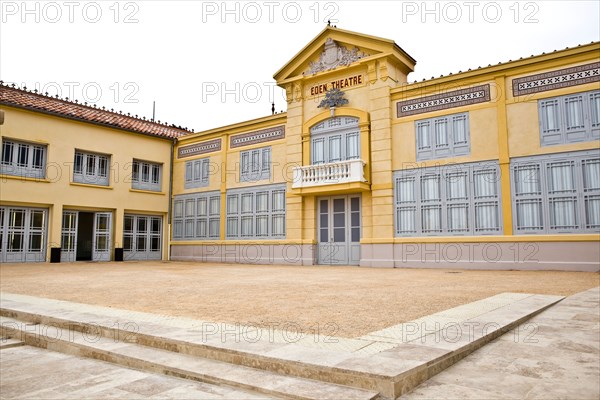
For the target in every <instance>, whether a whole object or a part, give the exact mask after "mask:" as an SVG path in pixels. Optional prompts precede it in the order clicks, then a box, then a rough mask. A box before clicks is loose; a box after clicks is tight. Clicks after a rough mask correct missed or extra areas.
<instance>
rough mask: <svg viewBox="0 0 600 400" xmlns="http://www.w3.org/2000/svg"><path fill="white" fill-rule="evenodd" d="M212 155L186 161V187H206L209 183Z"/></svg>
mask: <svg viewBox="0 0 600 400" xmlns="http://www.w3.org/2000/svg"><path fill="white" fill-rule="evenodd" d="M209 175H210V157H205V158H199V159H197V160H190V161H186V162H185V183H184V188H185V189H195V188H201V187H206V186H208V184H209Z"/></svg>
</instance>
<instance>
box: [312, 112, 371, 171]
mask: <svg viewBox="0 0 600 400" xmlns="http://www.w3.org/2000/svg"><path fill="white" fill-rule="evenodd" d="M310 146H311V156H310V158H311V160H310V162H311V164H326V163H334V162H340V161H346V160H353V159H359V158H360V131H359V129H358V118H354V117H334V118H329V119H327V120H325V121H323V122H320V123H318V124H317V125H315V126H313V127H312V128H310Z"/></svg>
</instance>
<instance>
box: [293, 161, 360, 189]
mask: <svg viewBox="0 0 600 400" xmlns="http://www.w3.org/2000/svg"><path fill="white" fill-rule="evenodd" d="M293 171H294V181H293V183H292V189H304V188H311V187H318V186H325V185H335V184H344V183H355V182H366V181H367V179H366V178H365V162H364V161H363V160H347V161H340V162H334V163H328V164H317V165H307V166H303V167H296V168H294V170H293Z"/></svg>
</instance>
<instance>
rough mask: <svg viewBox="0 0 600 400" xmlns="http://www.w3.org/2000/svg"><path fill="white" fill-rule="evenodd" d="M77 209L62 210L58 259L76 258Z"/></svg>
mask: <svg viewBox="0 0 600 400" xmlns="http://www.w3.org/2000/svg"><path fill="white" fill-rule="evenodd" d="M76 251H77V211H63V221H62V235H61V245H60V261H61V262H72V261H75V260H77V253H76Z"/></svg>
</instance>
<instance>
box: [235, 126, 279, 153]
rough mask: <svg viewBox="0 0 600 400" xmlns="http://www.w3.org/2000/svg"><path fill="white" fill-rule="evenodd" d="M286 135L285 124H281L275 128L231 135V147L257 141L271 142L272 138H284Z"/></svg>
mask: <svg viewBox="0 0 600 400" xmlns="http://www.w3.org/2000/svg"><path fill="white" fill-rule="evenodd" d="M284 137H285V125H280V126H276V127H274V128H268V129H263V130H260V131H255V132H250V133H242V134H239V135H235V136H231V138H230V142H229V147H230V148H235V147H242V146H248V145H251V144H256V143H263V142H270V141H271V140H277V139H283V138H284Z"/></svg>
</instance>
